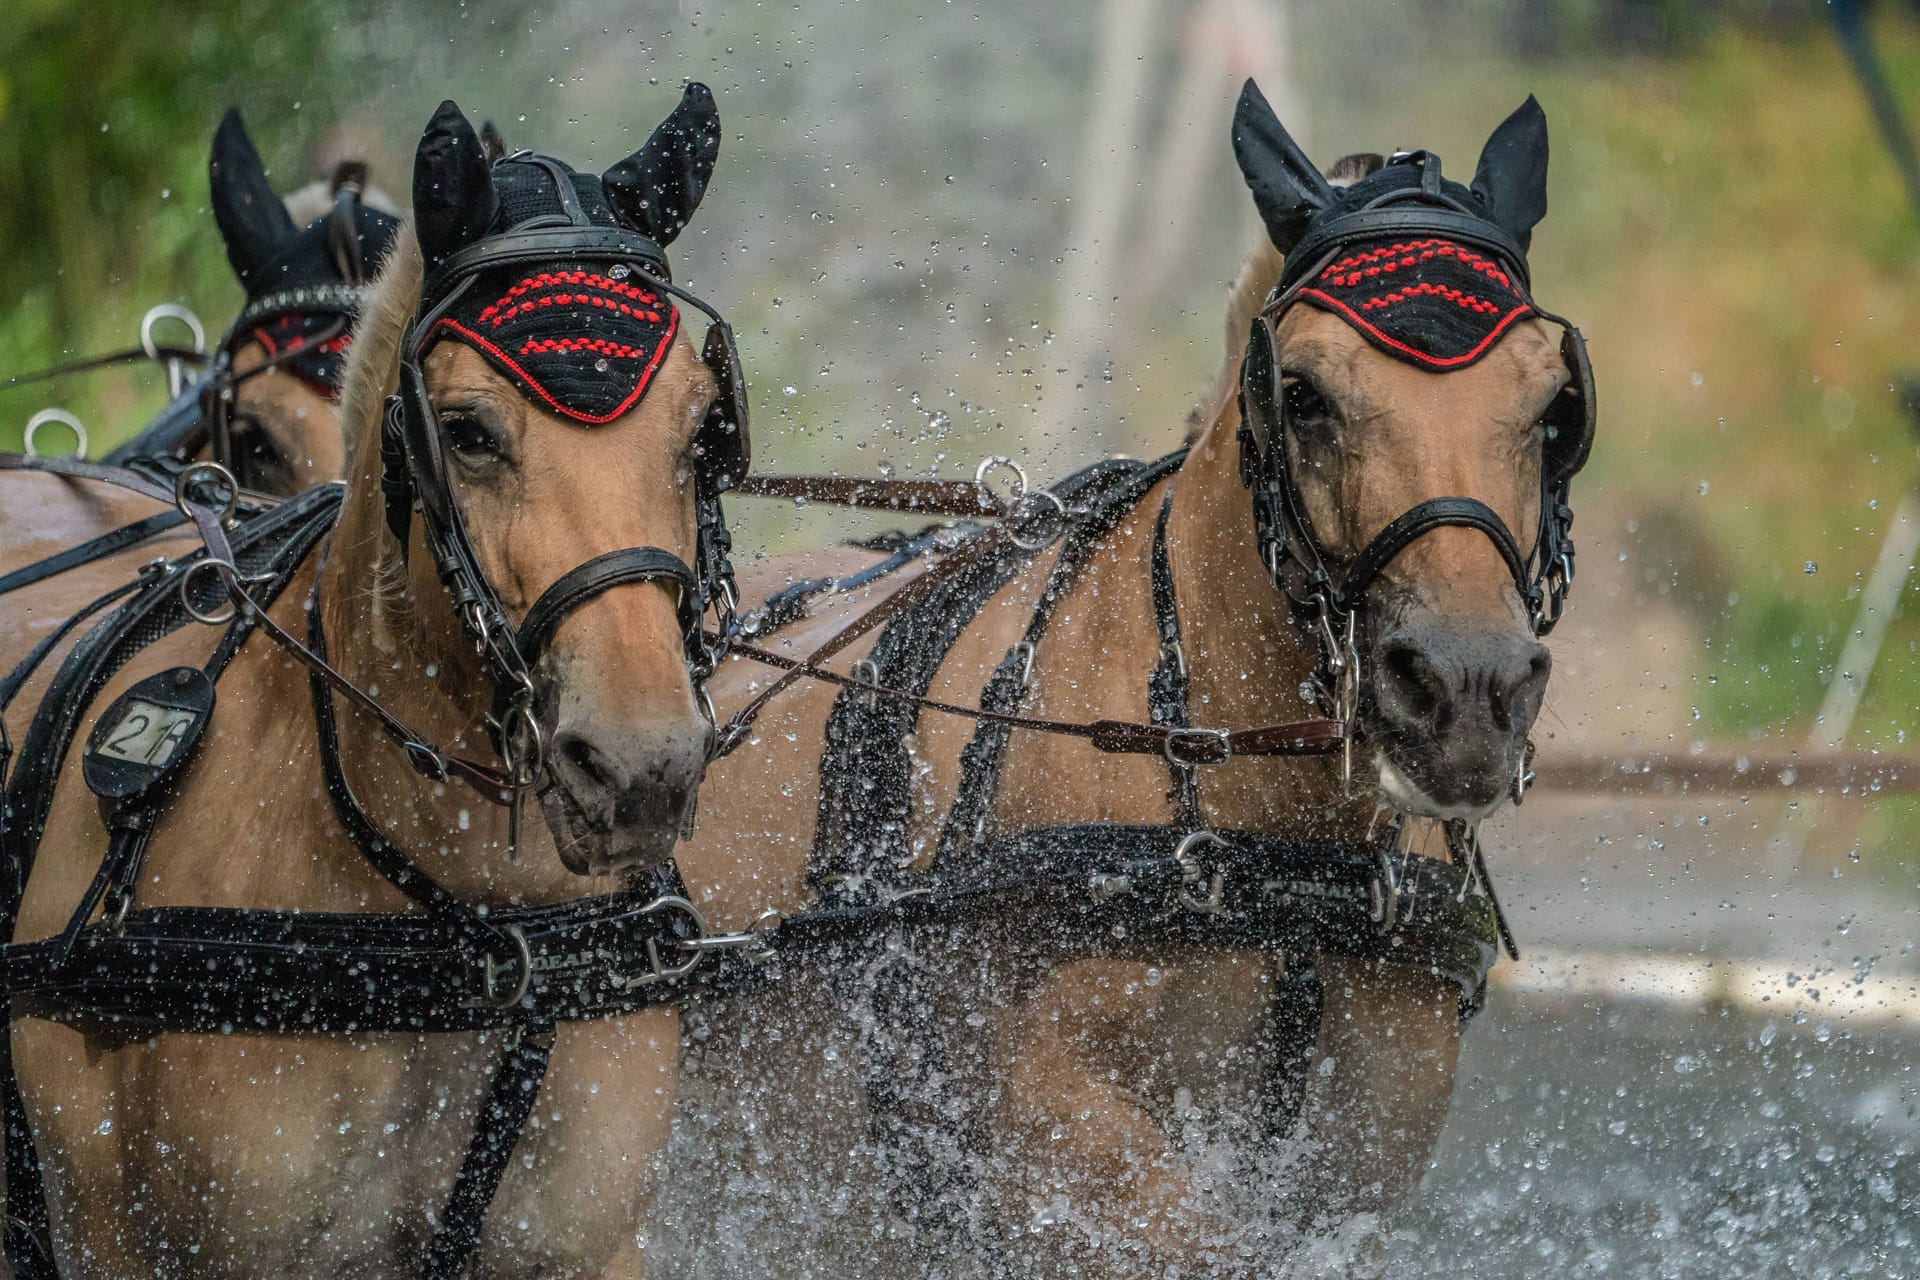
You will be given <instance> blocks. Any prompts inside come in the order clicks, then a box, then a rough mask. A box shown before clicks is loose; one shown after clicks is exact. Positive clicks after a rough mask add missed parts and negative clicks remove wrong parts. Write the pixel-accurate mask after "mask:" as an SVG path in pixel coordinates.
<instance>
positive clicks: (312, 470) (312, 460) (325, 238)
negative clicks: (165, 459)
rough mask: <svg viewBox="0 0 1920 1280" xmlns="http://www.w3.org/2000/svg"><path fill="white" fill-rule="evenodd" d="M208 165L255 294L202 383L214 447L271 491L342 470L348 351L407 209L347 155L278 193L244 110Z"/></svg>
mask: <svg viewBox="0 0 1920 1280" xmlns="http://www.w3.org/2000/svg"><path fill="white" fill-rule="evenodd" d="M208 175H209V180H210V186H211V190H212V197H213V214H214V220H215V221H216V222H217V223H218V224H219V227H220V234H221V237H222V239H223V240H224V241H225V242H226V247H227V259H228V261H229V262H231V263H232V264H233V270H234V274H235V275H236V276H238V277H239V280H240V284H241V287H242V288H243V289H245V290H246V295H247V300H246V304H245V306H244V307H243V309H242V310H241V313H240V316H239V318H238V319H236V320H235V322H234V324H233V326H232V327H231V328H230V329H229V330H228V332H227V335H226V337H225V338H224V339H223V341H222V342H221V349H220V356H219V359H220V361H221V367H220V373H219V376H216V377H215V378H213V379H212V380H211V381H210V382H209V383H208V384H207V387H206V390H205V393H204V398H203V405H202V409H203V413H202V416H203V418H204V420H205V422H206V423H207V426H208V434H209V437H210V439H209V441H208V443H209V445H210V447H211V450H212V453H213V456H214V457H215V458H216V459H218V460H220V461H222V462H224V463H225V464H226V465H227V466H228V467H229V469H230V470H232V471H233V472H234V474H235V475H236V476H237V477H238V478H239V479H240V481H241V482H242V483H243V484H246V485H249V486H250V487H253V488H256V489H260V490H263V491H266V492H272V493H286V494H291V493H295V492H298V491H299V490H301V489H304V488H307V487H308V486H310V485H314V484H318V483H321V482H323V481H327V480H334V479H338V478H339V476H340V475H341V473H342V471H343V470H344V466H345V460H346V458H345V442H344V440H343V438H342V435H341V431H340V410H339V396H340V379H341V374H342V372H343V369H344V366H345V363H346V350H347V347H348V345H349V343H350V342H351V336H352V335H351V330H352V325H353V321H354V317H355V314H356V312H357V311H358V309H359V304H360V299H361V295H362V293H363V291H364V288H365V286H366V283H367V282H368V281H369V280H371V279H372V278H373V275H374V273H375V271H376V270H377V269H378V267H379V264H380V262H381V260H382V259H383V258H384V257H385V256H386V254H387V252H388V250H389V249H390V248H391V246H392V243H393V237H394V233H395V232H396V230H397V229H398V228H399V225H400V221H399V218H398V217H397V216H396V215H395V213H394V211H393V209H392V208H391V207H390V206H389V205H387V204H386V202H385V201H384V199H383V198H382V197H381V196H380V195H379V194H378V193H376V192H372V191H370V190H369V189H368V188H367V185H366V180H367V175H366V168H365V166H364V165H357V164H343V165H341V166H339V168H338V169H337V170H336V172H335V174H334V176H333V178H332V179H331V180H330V181H328V182H326V183H324V184H317V185H318V186H319V190H318V191H313V192H310V191H309V190H308V189H306V188H303V189H302V190H300V191H298V192H295V193H294V194H293V195H292V196H290V197H289V198H288V200H286V201H282V200H281V198H280V197H279V196H278V195H276V194H275V193H274V190H273V187H272V185H271V184H270V183H269V181H268V177H267V169H266V166H265V164H264V163H262V161H261V159H260V153H259V152H258V151H257V150H256V149H255V148H254V145H253V140H252V139H251V138H250V137H248V136H247V130H246V126H245V125H244V124H243V123H242V122H241V119H240V113H239V112H238V111H233V110H229V111H228V112H227V114H226V116H225V117H224V118H223V119H222V120H221V121H220V127H219V129H218V130H217V131H216V132H215V133H214V138H213V153H212V156H211V158H210V160H209V162H208ZM315 204H317V205H319V206H320V207H319V208H312V209H310V208H309V206H312V205H315ZM296 208H298V209H300V211H301V212H302V213H303V214H306V215H308V216H306V217H305V219H304V221H303V222H301V221H296V217H295V209H296Z"/></svg>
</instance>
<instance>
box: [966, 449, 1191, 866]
mask: <svg viewBox="0 0 1920 1280" xmlns="http://www.w3.org/2000/svg"><path fill="white" fill-rule="evenodd" d="M1185 458H1186V454H1185V453H1184V452H1178V453H1172V454H1169V455H1168V456H1166V457H1165V458H1162V459H1160V460H1159V461H1158V462H1153V463H1149V464H1147V465H1145V466H1142V467H1139V468H1137V469H1136V470H1135V472H1134V473H1133V474H1132V475H1131V476H1128V477H1126V478H1125V479H1124V480H1123V481H1122V482H1121V483H1119V484H1116V485H1115V486H1113V487H1112V488H1111V489H1109V490H1108V491H1106V492H1104V493H1102V494H1100V495H1099V496H1098V497H1097V498H1096V499H1095V500H1094V501H1093V503H1092V504H1091V506H1090V509H1089V510H1088V511H1087V513H1086V514H1085V515H1084V516H1082V517H1081V518H1079V519H1078V520H1077V521H1076V522H1075V523H1074V525H1073V526H1072V528H1071V530H1070V532H1069V534H1068V537H1067V539H1066V542H1065V544H1064V545H1063V546H1062V547H1061V548H1060V555H1059V557H1058V558H1057V559H1055V561H1054V564H1053V570H1052V572H1051V573H1050V574H1049V575H1048V577H1047V584H1046V586H1045V587H1044V588H1042V589H1041V592H1040V598H1039V599H1038V600H1037V601H1036V602H1035V604H1034V607H1033V613H1032V615H1031V616H1030V617H1029V618H1028V620H1027V628H1026V631H1025V632H1024V633H1023V634H1022V635H1021V637H1020V639H1019V640H1018V641H1017V642H1015V644H1014V646H1013V647H1012V648H1011V649H1009V650H1008V651H1007V655H1006V656H1005V657H1004V658H1002V659H1001V660H1000V664H999V666H997V667H996V668H994V672H993V675H992V676H991V677H990V678H989V679H988V681H987V687H986V688H985V689H984V690H983V691H982V692H981V695H980V707H981V710H982V711H983V712H984V711H995V712H1003V713H1004V712H1011V711H1012V710H1013V709H1014V708H1015V707H1018V706H1019V705H1020V704H1021V703H1023V702H1024V701H1025V700H1026V697H1027V693H1028V691H1029V690H1030V689H1031V688H1032V685H1033V665H1034V661H1035V659H1036V657H1037V655H1038V653H1039V649H1040V642H1041V641H1042V640H1044V639H1045V638H1046V634H1047V629H1048V627H1050V626H1051V625H1052V623H1053V616H1054V614H1055V612H1056V611H1057V610H1058V609H1059V607H1060V606H1061V605H1062V604H1064V603H1065V602H1066V599H1067V597H1068V596H1069V595H1071V594H1072V592H1073V588H1074V585H1075V584H1076V583H1078V582H1079V580H1080V575H1081V574H1082V573H1083V572H1085V570H1086V566H1087V561H1088V560H1089V559H1090V558H1091V556H1092V555H1093V553H1094V550H1095V549H1096V548H1097V547H1098V546H1099V544H1100V539H1101V538H1102V537H1104V536H1105V535H1106V534H1107V533H1108V532H1110V531H1111V530H1112V529H1113V528H1114V527H1115V526H1116V525H1117V524H1119V522H1120V521H1121V520H1123V519H1124V518H1125V517H1126V516H1127V514H1128V513H1129V512H1131V511H1132V510H1133V509H1134V507H1135V505H1136V504H1138V503H1139V501H1140V499H1141V498H1142V497H1143V496H1145V495H1146V494H1147V493H1148V492H1149V491H1151V490H1152V488H1153V486H1154V485H1156V484H1158V483H1160V481H1162V480H1163V479H1165V478H1166V477H1167V476H1168V475H1171V474H1172V473H1173V472H1174V471H1176V470H1178V469H1179V466H1180V464H1181V463H1182V462H1183V461H1185ZM1113 723H1114V722H1111V721H1103V722H1100V724H1101V725H1103V726H1107V727H1108V728H1109V731H1108V732H1107V733H1106V734H1101V733H1099V732H1093V733H1089V734H1088V735H1087V736H1088V737H1089V738H1090V739H1091V740H1092V741H1093V743H1094V746H1095V747H1096V748H1099V749H1101V750H1108V749H1109V748H1111V749H1114V750H1127V749H1128V748H1129V746H1133V745H1138V744H1139V743H1140V741H1141V740H1139V739H1137V738H1134V737H1131V736H1130V735H1128V734H1127V733H1125V732H1124V731H1122V732H1120V733H1118V734H1115V733H1113V732H1112V731H1111V726H1112V725H1113ZM1016 727H1019V726H1017V725H1014V724H1011V723H1008V722H1006V721H1001V720H992V721H989V720H985V719H984V718H983V719H981V720H980V722H979V727H978V728H976V729H975V730H974V735H973V739H972V741H970V742H968V743H967V745H966V747H965V748H964V749H963V750H962V752H961V755H960V788H959V791H958V792H957V793H956V795H955V796H954V801H953V806H952V807H951V808H950V809H948V810H947V820H946V822H945V823H944V824H942V826H941V830H940V841H939V843H938V845H936V846H935V851H934V861H935V862H936V863H938V862H940V861H943V860H945V859H947V858H950V857H952V856H954V855H955V854H957V853H958V852H959V851H960V850H961V849H963V848H965V847H967V846H970V845H972V844H975V843H977V842H978V841H979V840H981V839H982V838H984V837H985V835H986V833H987V829H988V827H989V826H990V825H991V823H992V818H993V801H994V796H995V795H996V794H997V792H998V791H999V786H1000V768H1001V765H1002V763H1003V762H1004V761H1005V759H1006V754H1007V745H1008V742H1009V740H1010V738H1011V730H1012V729H1014V728H1016ZM1169 727H1170V726H1169ZM1167 741H1171V739H1168V738H1163V739H1162V743H1163V744H1164V743H1165V742H1167ZM1103 744H1105V745H1103ZM1148 749H1149V750H1151V749H1152V748H1151V747H1149V748H1148Z"/></svg>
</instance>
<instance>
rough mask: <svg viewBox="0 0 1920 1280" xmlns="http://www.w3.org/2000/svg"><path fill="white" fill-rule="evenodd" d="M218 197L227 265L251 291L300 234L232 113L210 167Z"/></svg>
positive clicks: (223, 121) (216, 213) (217, 136)
mask: <svg viewBox="0 0 1920 1280" xmlns="http://www.w3.org/2000/svg"><path fill="white" fill-rule="evenodd" d="M207 178H208V183H209V185H210V186H211V188H212V192H213V220H214V221H215V222H217V223H219V224H220V237H221V239H223V240H225V241H226V242H227V261H229V262H231V263H232V264H233V270H234V274H236V275H238V276H239V277H240V283H241V284H242V285H246V286H248V287H251V286H252V284H253V277H254V276H255V275H256V274H258V273H259V272H260V271H262V270H263V269H265V267H266V266H267V264H268V263H270V262H272V261H273V260H274V258H275V257H277V256H278V255H279V253H280V251H281V249H283V248H284V247H285V246H286V243H287V241H288V240H289V239H291V238H292V237H293V235H294V233H295V231H297V230H298V228H296V227H295V226H294V225H293V216H292V215H291V214H289V213H288V212H287V206H286V205H284V204H282V203H281V201H280V197H279V196H277V195H275V194H274V193H273V187H272V185H271V184H270V183H269V182H268V181H267V166H266V165H265V164H263V163H261V160H260V153H259V152H258V151H256V150H254V147H253V139H252V138H249V137H248V136H247V126H246V125H244V124H242V123H241V122H240V113H239V111H237V110H235V109H234V108H232V107H229V108H227V114H226V115H224V116H222V117H221V118H220V127H219V128H218V129H217V130H215V131H214V135H213V155H212V157H211V158H210V159H209V160H208V162H207Z"/></svg>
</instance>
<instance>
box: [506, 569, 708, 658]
mask: <svg viewBox="0 0 1920 1280" xmlns="http://www.w3.org/2000/svg"><path fill="white" fill-rule="evenodd" d="M636 582H660V583H672V584H674V585H675V586H676V587H677V588H678V590H677V591H676V593H675V596H676V599H675V605H674V608H675V611H676V612H677V614H678V616H679V619H680V634H681V635H682V636H684V637H687V638H689V639H692V638H693V637H696V636H697V635H698V634H699V626H700V604H699V600H700V583H699V579H698V578H696V577H695V576H694V572H693V570H692V569H690V568H688V567H687V562H686V561H684V560H682V559H681V558H680V557H679V556H676V555H674V554H673V553H672V552H671V551H664V550H662V549H661V548H659V547H626V548H624V549H622V550H619V551H609V552H607V553H606V554H605V555H599V556H595V557H594V558H593V559H591V560H589V561H587V562H586V563H585V564H581V565H576V566H575V567H573V568H572V569H569V570H567V572H565V573H564V574H562V575H560V578H559V580H558V581H556V582H555V583H554V584H553V585H552V586H550V587H548V588H547V589H546V590H545V591H543V592H541V593H540V597H539V599H537V600H535V601H534V602H533V607H532V608H531V609H528V610H527V616H526V618H525V619H524V620H523V621H522V622H521V623H520V626H519V627H518V628H517V629H516V633H515V643H516V644H517V645H518V646H519V649H520V656H521V657H522V658H524V659H525V660H526V664H527V667H528V668H529V669H531V668H533V667H534V666H536V665H538V663H539V661H540V658H541V655H542V654H544V653H545V652H546V650H547V646H548V645H549V644H551V643H553V633H554V632H555V631H557V630H558V629H559V627H560V624H561V622H562V621H564V620H565V619H566V616H567V615H568V614H569V613H571V612H573V611H574V610H575V609H577V608H579V607H580V606H581V605H583V604H585V603H586V602H587V601H589V600H591V599H593V598H594V597H595V596H597V595H600V594H601V593H602V592H605V591H611V590H612V589H613V588H615V587H620V586H626V585H628V584H629V583H636Z"/></svg>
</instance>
